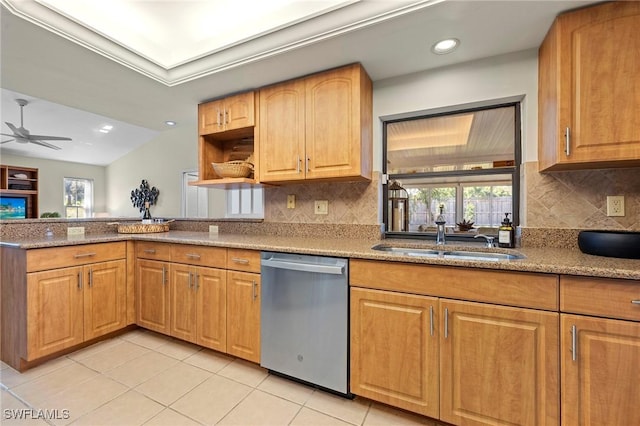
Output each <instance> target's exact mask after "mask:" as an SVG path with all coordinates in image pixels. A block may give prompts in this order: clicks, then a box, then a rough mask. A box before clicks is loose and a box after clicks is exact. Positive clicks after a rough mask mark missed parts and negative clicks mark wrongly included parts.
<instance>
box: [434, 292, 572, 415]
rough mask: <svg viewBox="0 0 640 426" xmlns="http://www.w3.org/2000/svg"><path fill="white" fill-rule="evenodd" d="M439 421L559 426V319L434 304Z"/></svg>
mask: <svg viewBox="0 0 640 426" xmlns="http://www.w3.org/2000/svg"><path fill="white" fill-rule="evenodd" d="M440 313H441V315H442V316H441V318H442V321H441V323H442V325H443V333H442V334H441V339H440V343H441V344H440V420H443V421H445V422H449V423H453V424H474V425H496V424H513V425H557V424H558V422H559V419H560V412H559V398H560V396H559V389H558V368H559V366H558V356H559V354H558V352H559V351H558V322H559V319H558V316H559V314H557V313H552V312H544V311H536V310H531V309H520V308H509V307H501V306H494V305H485V304H478V303H470V302H454V301H450V300H445V299H441V300H440Z"/></svg>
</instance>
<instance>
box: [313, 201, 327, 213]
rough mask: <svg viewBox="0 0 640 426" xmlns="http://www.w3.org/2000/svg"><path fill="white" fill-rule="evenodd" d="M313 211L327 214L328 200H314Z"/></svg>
mask: <svg viewBox="0 0 640 426" xmlns="http://www.w3.org/2000/svg"><path fill="white" fill-rule="evenodd" d="M313 211H314V212H315V214H329V201H327V200H316V201H315V205H314V208H313Z"/></svg>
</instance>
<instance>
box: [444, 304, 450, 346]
mask: <svg viewBox="0 0 640 426" xmlns="http://www.w3.org/2000/svg"><path fill="white" fill-rule="evenodd" d="M447 337H449V309H448V308H444V338H445V339H446V338H447Z"/></svg>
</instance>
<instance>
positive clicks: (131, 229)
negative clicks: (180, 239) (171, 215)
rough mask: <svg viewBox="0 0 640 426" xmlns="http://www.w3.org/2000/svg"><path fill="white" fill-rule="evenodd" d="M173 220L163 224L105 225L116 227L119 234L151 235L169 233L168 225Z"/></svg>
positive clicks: (112, 223)
mask: <svg viewBox="0 0 640 426" xmlns="http://www.w3.org/2000/svg"><path fill="white" fill-rule="evenodd" d="M173 221H174V219H171V220H168V221H166V222H163V223H140V222H137V223H118V222H111V223H108V224H107V225H118V233H119V234H151V233H155V232H169V223H171V222H173Z"/></svg>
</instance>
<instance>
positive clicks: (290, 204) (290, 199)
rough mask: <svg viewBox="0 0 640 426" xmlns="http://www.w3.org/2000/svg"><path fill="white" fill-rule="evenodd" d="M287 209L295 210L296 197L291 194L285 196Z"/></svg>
mask: <svg viewBox="0 0 640 426" xmlns="http://www.w3.org/2000/svg"><path fill="white" fill-rule="evenodd" d="M287 208H288V209H295V208H296V196H295V195H293V194H289V195H287Z"/></svg>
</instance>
